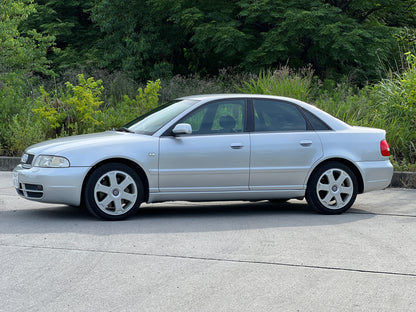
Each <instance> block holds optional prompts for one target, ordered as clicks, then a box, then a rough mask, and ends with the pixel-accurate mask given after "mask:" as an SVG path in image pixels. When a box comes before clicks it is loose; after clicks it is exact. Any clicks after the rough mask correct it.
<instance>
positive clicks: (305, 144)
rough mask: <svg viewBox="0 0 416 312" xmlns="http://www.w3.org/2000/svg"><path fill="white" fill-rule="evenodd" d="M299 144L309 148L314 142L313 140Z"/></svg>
mask: <svg viewBox="0 0 416 312" xmlns="http://www.w3.org/2000/svg"><path fill="white" fill-rule="evenodd" d="M299 144H300V145H302V146H305V147H307V146H311V145H312V141H311V140H302V141H300V142H299Z"/></svg>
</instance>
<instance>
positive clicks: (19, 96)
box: [0, 54, 416, 170]
mask: <svg viewBox="0 0 416 312" xmlns="http://www.w3.org/2000/svg"><path fill="white" fill-rule="evenodd" d="M406 57H407V59H406V61H407V66H405V67H404V70H403V71H401V72H391V73H390V74H389V76H388V78H387V79H383V80H381V81H380V82H378V83H376V84H372V85H368V86H365V87H363V88H358V87H356V86H354V85H353V84H352V83H350V82H348V81H343V82H338V83H336V82H334V81H320V80H319V79H318V78H316V77H315V76H314V74H313V71H312V69H311V68H303V69H300V70H297V71H294V70H291V69H290V68H288V67H287V66H283V67H280V68H277V69H275V70H268V71H263V72H261V73H260V74H259V75H255V74H249V73H241V72H239V71H238V69H235V68H233V69H228V70H223V71H221V72H220V74H219V75H218V76H215V77H201V76H199V75H189V76H175V77H173V78H171V79H169V80H162V81H161V83H160V87H161V88H160V89H158V90H156V91H154V92H153V93H157V94H152V96H153V97H154V98H152V101H156V103H159V104H161V103H164V102H166V101H168V100H170V99H173V98H177V97H181V96H186V95H192V94H204V93H237V92H238V93H241V92H243V93H256V94H272V95H280V96H287V97H292V98H297V99H300V100H303V101H306V102H309V103H311V104H314V105H316V106H317V107H319V108H321V109H323V110H325V111H326V112H328V113H330V114H331V115H333V116H335V117H337V118H339V119H341V120H343V121H345V122H347V123H349V124H351V125H357V126H368V127H376V128H382V129H385V130H386V131H387V139H388V141H389V143H390V146H391V150H392V154H393V157H392V161H393V163H394V164H395V167H396V168H398V169H400V168H401V169H403V168H404V169H406V170H413V168H415V167H416V165H415V163H416V91H415V90H416V58H415V57H414V56H413V55H412V54H410V55H407V56H406ZM77 74H78V73H77V72H75V71H74V70H72V71H67V72H65V73H63V74H62V76H61V77H60V78H59V79H55V80H53V81H52V80H43V81H35V82H34V80H31V82H30V83H26V82H25V81H27V77H20V78H19V77H16V76H10V77H9V78H8V79H6V78H7V77H6V78H4V77H3V78H0V107H1V111H0V153H2V154H3V155H19V154H20V153H21V152H22V150H23V149H24V147H25V146H28V145H30V144H33V143H36V142H37V141H40V140H43V139H45V138H46V139H47V138H48V137H45V133H43V132H42V131H39V129H40V128H39V124H41V123H42V122H44V121H42V120H39V119H37V118H36V114H34V109H35V108H37V105H38V104H37V103H39V97H40V96H42V94H41V93H40V88H39V87H40V85H43V86H44V89H45V90H47V91H48V92H49V93H50V94H51V95H53V96H54V100H55V102H54V101H51V103H60V102H59V101H60V98H59V90H62V89H63V88H64V87H65V82H71V83H72V84H74V85H75V84H76V81H77V76H78V75H77ZM84 75H85V77H91V76H94V78H95V80H96V81H98V80H101V81H102V86H103V87H104V88H103V90H102V92H101V94H100V95H99V98H97V101H102V102H103V104H102V105H101V107H100V110H101V112H102V113H103V116H102V119H101V120H102V121H103V126H102V127H107V128H111V127H112V126H117V125H111V123H117V124H119V123H121V122H124V120H125V119H128V118H130V119H133V118H134V117H135V116H132V112H134V111H140V110H137V109H136V110H134V107H126V106H128V105H130V106H132V105H136V104H137V105H139V104H138V103H140V101H145V102H146V99H141V100H140V101H139V98H138V95H139V94H140V92H139V90H140V89H142V90H145V88H146V87H147V86H148V84H141V83H137V82H135V81H133V80H132V79H130V78H129V77H128V76H126V75H125V74H123V73H121V72H116V73H108V72H105V71H102V70H96V71H90V72H85V71H84ZM86 91H87V90H86ZM135 103H136V104H135ZM51 105H54V104H51ZM152 105H153V104H152ZM106 113H107V114H108V116H107V115H106ZM110 114H113V115H114V114H118V116H117V118H115V117H114V116H110ZM124 115H125V116H124ZM65 122H69V124H68V125H69V126H70V122H71V120H66V121H65ZM78 127H79V125H78ZM100 129H101V128H99V127H98V128H96V130H100ZM54 135H55V136H56V135H61V134H56V133H55V134H54ZM62 135H65V134H62Z"/></svg>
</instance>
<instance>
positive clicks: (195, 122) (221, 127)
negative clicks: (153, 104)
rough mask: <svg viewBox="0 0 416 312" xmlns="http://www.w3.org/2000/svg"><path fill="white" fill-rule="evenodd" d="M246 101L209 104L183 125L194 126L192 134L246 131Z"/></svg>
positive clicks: (197, 110) (190, 116) (184, 120)
mask: <svg viewBox="0 0 416 312" xmlns="http://www.w3.org/2000/svg"><path fill="white" fill-rule="evenodd" d="M244 120H245V100H244V99H237V100H232V99H230V100H224V101H216V102H212V103H208V104H206V105H204V106H202V107H200V108H198V109H196V110H195V111H194V112H192V113H191V114H190V115H188V116H186V117H185V118H184V119H183V120H181V123H188V124H190V125H191V126H192V134H213V133H238V132H243V131H244Z"/></svg>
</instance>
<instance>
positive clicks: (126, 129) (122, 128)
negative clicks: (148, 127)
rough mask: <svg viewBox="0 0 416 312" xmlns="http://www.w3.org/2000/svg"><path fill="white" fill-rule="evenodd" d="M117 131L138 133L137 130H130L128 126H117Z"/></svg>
mask: <svg viewBox="0 0 416 312" xmlns="http://www.w3.org/2000/svg"><path fill="white" fill-rule="evenodd" d="M116 131H121V132H128V133H136V132H134V131H132V130H130V129H129V128H126V127H120V128H117V129H116Z"/></svg>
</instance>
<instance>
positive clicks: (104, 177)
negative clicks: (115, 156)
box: [84, 163, 144, 220]
mask: <svg viewBox="0 0 416 312" xmlns="http://www.w3.org/2000/svg"><path fill="white" fill-rule="evenodd" d="M143 199H144V189H143V183H142V181H141V179H140V176H139V175H138V174H137V173H136V172H135V171H134V170H133V169H132V168H131V167H129V166H127V165H124V164H120V163H108V164H105V165H103V166H101V167H98V168H97V169H96V170H95V171H94V172H93V173H92V174H91V175H90V176H89V178H88V180H87V182H86V184H85V190H84V201H85V204H86V206H87V208H88V210H89V211H90V212H91V213H92V214H93V215H94V216H96V217H98V218H100V219H104V220H122V219H125V218H127V217H129V216H131V215H133V214H134V213H136V212H137V210H138V209H139V207H140V204H141V203H142V202H143Z"/></svg>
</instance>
